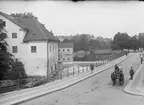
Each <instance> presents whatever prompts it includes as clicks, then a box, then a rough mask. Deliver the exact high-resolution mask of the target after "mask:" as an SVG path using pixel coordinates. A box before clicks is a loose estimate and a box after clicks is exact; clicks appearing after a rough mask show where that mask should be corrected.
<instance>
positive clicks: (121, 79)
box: [119, 70, 124, 85]
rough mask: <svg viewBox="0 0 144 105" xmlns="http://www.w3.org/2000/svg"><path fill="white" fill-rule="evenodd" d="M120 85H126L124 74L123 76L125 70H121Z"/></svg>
mask: <svg viewBox="0 0 144 105" xmlns="http://www.w3.org/2000/svg"><path fill="white" fill-rule="evenodd" d="M119 74H120V75H119V84H120V85H123V84H124V74H123V70H120V73H119Z"/></svg>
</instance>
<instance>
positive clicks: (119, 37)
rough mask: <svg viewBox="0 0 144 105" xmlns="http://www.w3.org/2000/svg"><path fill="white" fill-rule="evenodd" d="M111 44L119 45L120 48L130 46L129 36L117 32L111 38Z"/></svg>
mask: <svg viewBox="0 0 144 105" xmlns="http://www.w3.org/2000/svg"><path fill="white" fill-rule="evenodd" d="M113 44H115V46H119V48H120V49H121V50H123V49H129V48H130V36H128V34H127V33H120V32H118V33H117V34H116V35H115V36H114V39H113Z"/></svg>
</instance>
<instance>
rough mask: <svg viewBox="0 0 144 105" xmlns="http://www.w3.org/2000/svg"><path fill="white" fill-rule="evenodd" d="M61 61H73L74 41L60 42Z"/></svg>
mask: <svg viewBox="0 0 144 105" xmlns="http://www.w3.org/2000/svg"><path fill="white" fill-rule="evenodd" d="M59 61H60V62H71V61H73V43H59Z"/></svg>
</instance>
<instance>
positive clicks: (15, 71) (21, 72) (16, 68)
mask: <svg viewBox="0 0 144 105" xmlns="http://www.w3.org/2000/svg"><path fill="white" fill-rule="evenodd" d="M26 77H27V75H26V72H25V68H24V65H23V63H22V62H20V61H19V60H18V59H15V61H14V63H13V68H12V70H11V71H10V72H9V78H10V79H18V78H19V79H23V78H26Z"/></svg>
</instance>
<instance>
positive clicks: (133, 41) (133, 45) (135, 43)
mask: <svg viewBox="0 0 144 105" xmlns="http://www.w3.org/2000/svg"><path fill="white" fill-rule="evenodd" d="M130 46H131V48H132V49H134V51H135V50H136V49H138V48H139V41H138V37H137V35H134V36H132V37H131V38H130Z"/></svg>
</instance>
